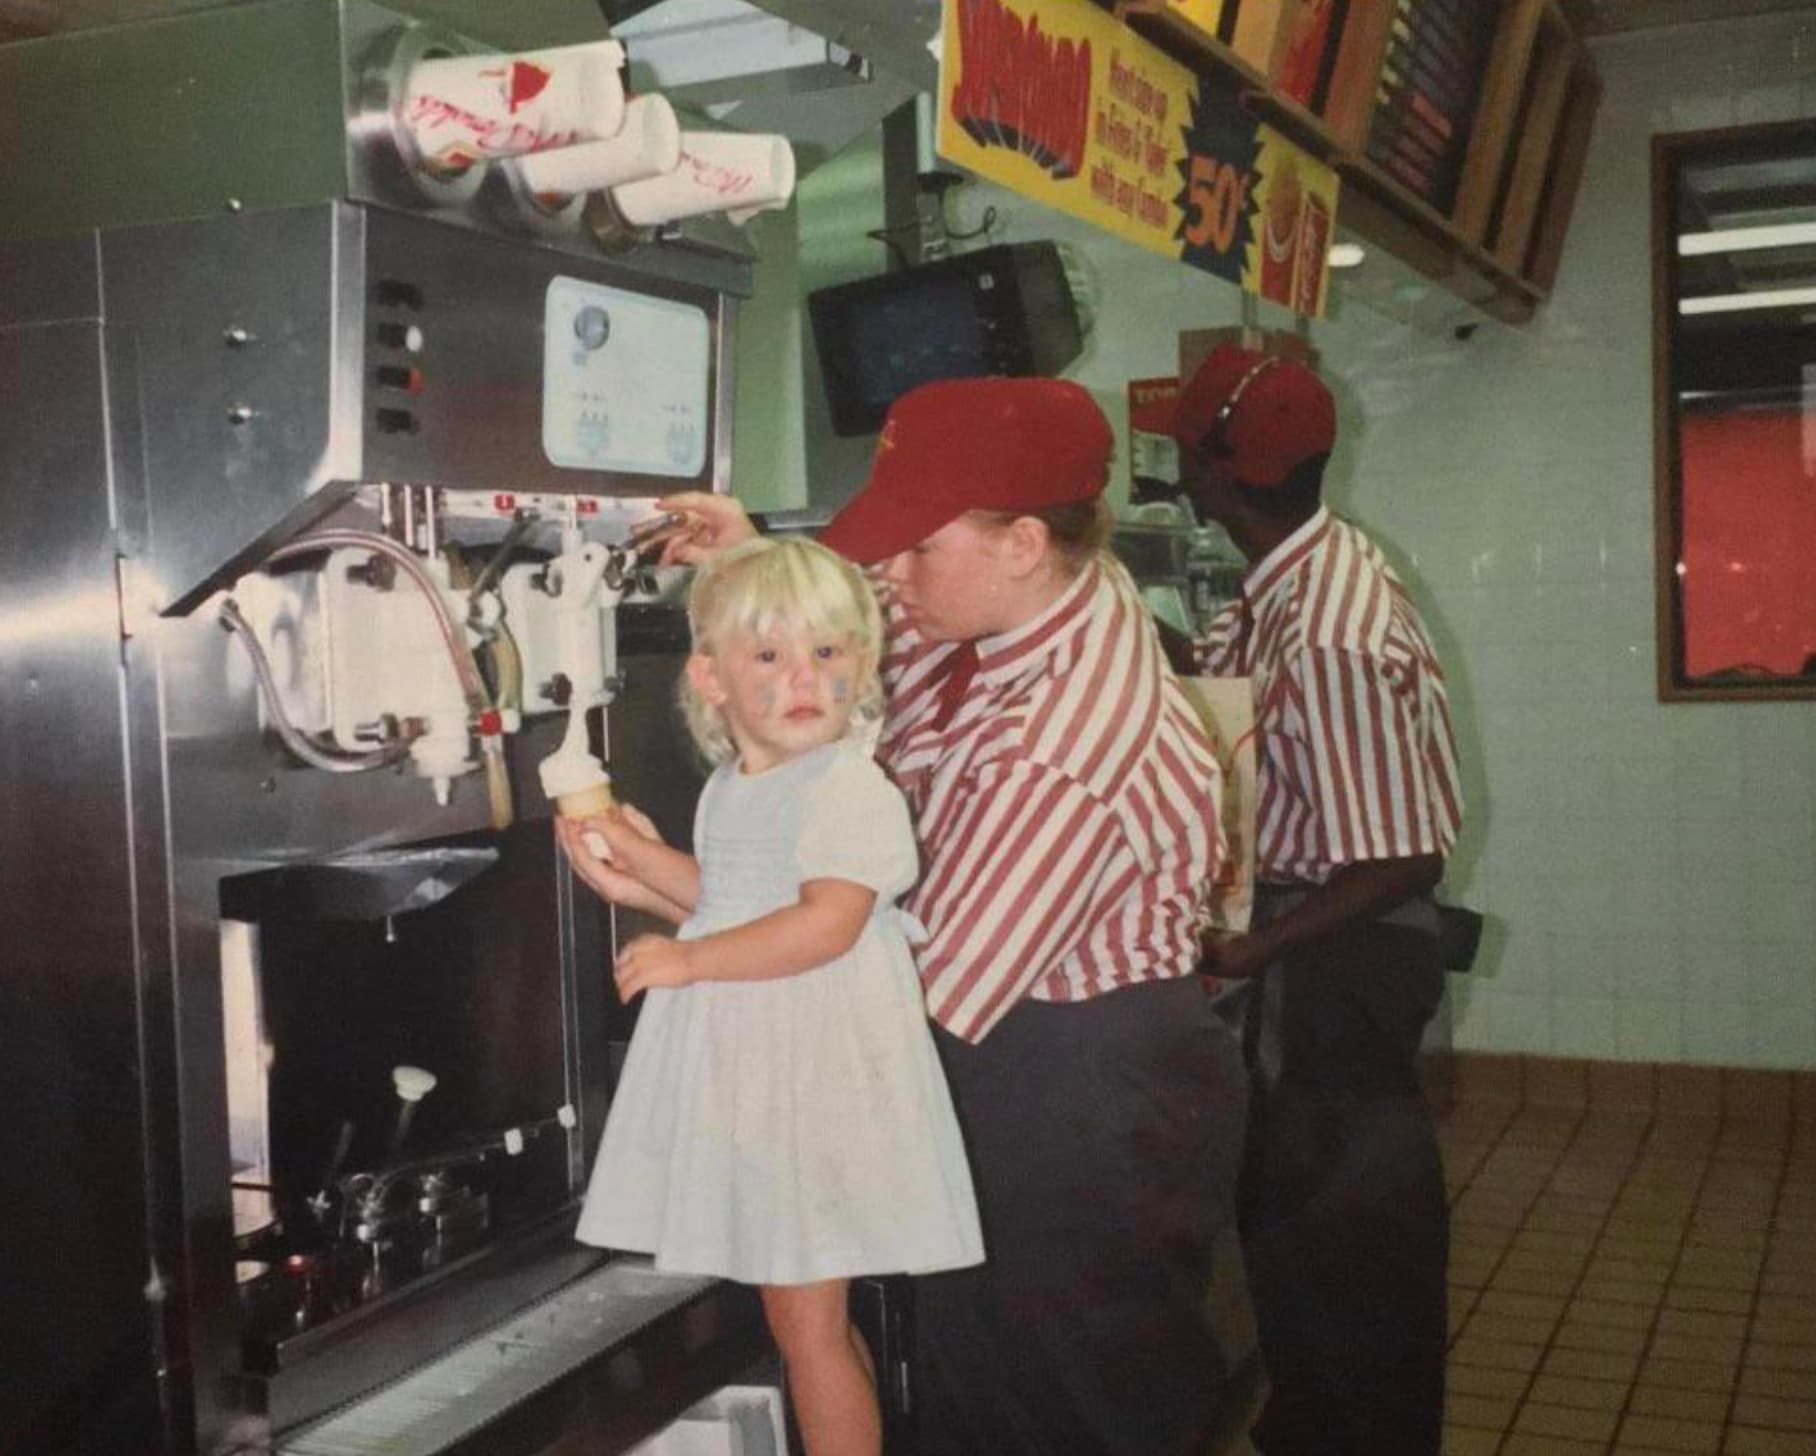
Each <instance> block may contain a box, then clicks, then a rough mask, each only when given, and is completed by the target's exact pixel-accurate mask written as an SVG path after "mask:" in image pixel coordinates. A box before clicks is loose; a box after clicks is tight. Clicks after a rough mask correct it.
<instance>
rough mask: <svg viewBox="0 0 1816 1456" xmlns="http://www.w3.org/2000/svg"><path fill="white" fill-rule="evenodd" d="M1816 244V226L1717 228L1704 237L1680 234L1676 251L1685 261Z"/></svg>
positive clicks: (1784, 223) (1792, 223) (1785, 224)
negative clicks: (1715, 255)
mask: <svg viewBox="0 0 1816 1456" xmlns="http://www.w3.org/2000/svg"><path fill="white" fill-rule="evenodd" d="M1798 243H1816V222H1781V223H1773V224H1771V225H1770V226H1767V227H1749V228H1718V229H1716V230H1715V231H1714V232H1707V233H1683V234H1680V235H1679V237H1678V239H1677V251H1678V253H1679V255H1680V256H1682V257H1685V258H1695V257H1700V256H1702V255H1703V254H1706V253H1751V252H1754V251H1756V250H1757V249H1760V248H1790V247H1795V246H1796V245H1797V244H1798Z"/></svg>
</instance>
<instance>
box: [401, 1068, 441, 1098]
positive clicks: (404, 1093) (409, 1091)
mask: <svg viewBox="0 0 1816 1456" xmlns="http://www.w3.org/2000/svg"><path fill="white" fill-rule="evenodd" d="M438 1080H439V1079H438V1078H437V1077H436V1075H435V1074H434V1073H433V1072H430V1071H425V1070H424V1069H423V1068H421V1067H393V1068H391V1085H392V1086H393V1087H395V1088H396V1089H397V1095H398V1096H399V1097H401V1098H403V1100H404V1101H405V1102H421V1101H422V1100H423V1098H425V1097H427V1096H428V1095H429V1094H430V1093H431V1092H433V1091H434V1090H435V1083H436V1082H437V1081H438Z"/></svg>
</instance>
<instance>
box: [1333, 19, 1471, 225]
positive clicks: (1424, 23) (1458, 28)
mask: <svg viewBox="0 0 1816 1456" xmlns="http://www.w3.org/2000/svg"><path fill="white" fill-rule="evenodd" d="M1499 10H1500V7H1499V5H1498V4H1497V3H1496V0H1395V9H1394V17H1393V22H1392V27H1391V30H1390V33H1389V35H1388V39H1387V51H1386V54H1385V56H1384V57H1383V59H1382V62H1381V75H1380V80H1379V83H1378V85H1377V88H1376V93H1375V102H1376V104H1375V112H1374V117H1373V119H1372V121H1371V122H1370V125H1369V131H1368V140H1367V144H1366V151H1367V154H1368V157H1369V160H1371V161H1372V162H1374V163H1375V164H1376V165H1377V166H1379V167H1380V168H1381V169H1382V170H1383V171H1385V172H1386V173H1387V174H1388V175H1389V176H1391V177H1392V178H1393V179H1394V180H1395V181H1397V182H1399V183H1400V184H1401V185H1403V186H1405V187H1406V188H1408V189H1409V190H1410V191H1412V192H1413V193H1415V194H1416V195H1417V196H1419V197H1420V198H1422V199H1424V200H1425V201H1426V202H1428V203H1430V204H1431V206H1432V207H1434V208H1436V209H1437V210H1438V211H1439V212H1442V213H1448V212H1449V211H1450V208H1451V204H1452V203H1453V202H1454V201H1455V200H1456V193H1457V180H1458V178H1459V176H1460V174H1461V172H1462V166H1463V156H1464V153H1465V151H1466V150H1467V149H1468V146H1469V129H1470V125H1471V123H1472V122H1473V121H1474V119H1475V106H1476V97H1477V94H1478V93H1479V92H1480V90H1481V85H1482V72H1483V69H1484V67H1486V65H1487V64H1488V53H1489V49H1490V47H1491V46H1492V45H1493V43H1494V28H1495V24H1496V21H1497V19H1498V17H1499Z"/></svg>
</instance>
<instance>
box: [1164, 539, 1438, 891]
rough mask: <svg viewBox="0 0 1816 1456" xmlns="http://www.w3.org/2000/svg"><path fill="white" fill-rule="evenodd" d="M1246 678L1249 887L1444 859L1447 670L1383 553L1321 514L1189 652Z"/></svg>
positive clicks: (1217, 669)
mask: <svg viewBox="0 0 1816 1456" xmlns="http://www.w3.org/2000/svg"><path fill="white" fill-rule="evenodd" d="M1198 658H1199V665H1200V669H1201V670H1202V671H1203V672H1205V673H1206V674H1208V675H1209V676H1212V677H1242V676H1248V677H1252V678H1253V679H1254V689H1255V728H1256V735H1257V738H1258V740H1259V745H1260V755H1259V763H1258V766H1257V768H1258V772H1257V779H1258V792H1259V806H1258V809H1257V815H1256V820H1257V822H1256V826H1255V856H1256V869H1255V874H1256V878H1257V879H1259V880H1262V881H1302V882H1310V883H1314V884H1322V883H1324V881H1326V880H1327V879H1329V878H1330V876H1331V873H1332V871H1334V870H1335V869H1337V868H1338V867H1339V866H1341V865H1346V864H1353V863H1356V862H1357V861H1360V860H1377V859H1403V858H1407V857H1410V856H1413V855H1423V854H1448V853H1449V852H1450V849H1451V847H1452V846H1453V845H1454V844H1455V843H1456V839H1457V828H1458V826H1459V824H1460V823H1461V821H1462V814H1463V798H1462V791H1461V787H1460V785H1459V782H1458V774H1457V748H1456V737H1455V734H1454V732H1453V730H1452V728H1451V721H1450V700H1449V698H1448V697H1447V696H1446V694H1445V691H1444V673H1443V671H1442V669H1441V668H1440V667H1439V666H1438V657H1437V653H1436V652H1435V651H1434V650H1433V648H1432V645H1431V639H1430V637H1428V636H1427V635H1426V632H1425V625H1424V623H1423V622H1421V621H1420V619H1419V614H1418V611H1417V609H1416V608H1414V606H1413V604H1412V601H1411V599H1410V598H1409V597H1408V596H1407V594H1406V588H1405V586H1404V585H1403V584H1402V583H1401V581H1400V579H1399V577H1397V576H1396V575H1394V572H1393V570H1392V568H1391V567H1389V566H1388V564H1387V560H1386V558H1385V557H1383V556H1382V554H1381V551H1380V548H1378V547H1377V546H1376V545H1375V544H1374V542H1372V541H1370V540H1369V539H1368V537H1367V536H1365V535H1363V534H1362V532H1361V531H1359V530H1357V529H1356V528H1355V527H1354V526H1351V525H1349V524H1348V523H1347V522H1344V521H1339V520H1338V519H1337V518H1336V517H1335V516H1333V515H1331V513H1330V512H1329V511H1328V510H1326V509H1324V508H1323V507H1322V506H1321V507H1319V509H1318V513H1317V514H1316V515H1314V516H1313V517H1312V518H1311V519H1310V520H1309V521H1307V522H1306V523H1305V524H1304V525H1303V526H1301V527H1299V529H1298V530H1296V531H1294V532H1293V534H1292V535H1290V536H1289V537H1287V538H1286V540H1284V541H1282V542H1281V543H1280V544H1279V545H1278V546H1277V547H1275V548H1274V549H1273V550H1272V551H1270V552H1269V553H1268V554H1267V555H1266V556H1265V557H1263V558H1262V559H1261V560H1260V561H1259V562H1257V563H1256V564H1255V566H1254V567H1252V568H1251V569H1250V570H1249V572H1248V574H1247V575H1246V576H1245V577H1244V578H1243V594H1242V598H1241V599H1240V600H1239V601H1236V602H1233V603H1231V605H1229V606H1228V607H1226V608H1224V610H1223V611H1221V612H1220V613H1218V614H1217V616H1216V617H1215V618H1213V619H1212V621H1211V624H1210V626H1209V627H1208V628H1207V629H1206V631H1205V635H1204V638H1203V640H1202V641H1201V642H1200V643H1199V648H1198Z"/></svg>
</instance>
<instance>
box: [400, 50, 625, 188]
mask: <svg viewBox="0 0 1816 1456" xmlns="http://www.w3.org/2000/svg"><path fill="white" fill-rule="evenodd" d="M623 65H624V47H623V46H621V45H620V44H618V42H617V41H615V40H606V41H593V42H591V43H589V44H586V45H573V46H561V47H558V48H556V49H554V50H545V51H526V52H523V53H522V54H519V55H478V56H437V57H435V58H433V59H431V60H425V61H419V62H418V63H417V64H416V65H415V66H413V67H412V68H411V70H410V76H409V79H408V80H407V81H406V82H405V83H404V92H405V94H404V114H403V119H404V125H405V126H407V127H408V128H409V129H410V135H411V138H412V140H414V142H415V143H416V149H417V152H418V154H419V155H420V157H421V158H422V162H423V165H424V166H426V167H428V168H429V169H431V170H432V171H441V172H461V171H465V170H466V169H467V168H469V167H471V166H473V165H474V164H475V163H479V162H489V161H494V160H496V159H498V158H501V157H521V156H527V155H529V154H530V153H532V152H540V151H545V150H547V149H548V148H550V147H565V146H571V145H573V144H575V143H578V142H598V141H605V140H606V139H607V138H609V137H613V136H616V135H617V133H618V129H619V127H620V126H621V125H622V124H623V122H624V105H625V102H624V81H623V77H622V74H621V72H622V68H623Z"/></svg>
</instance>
